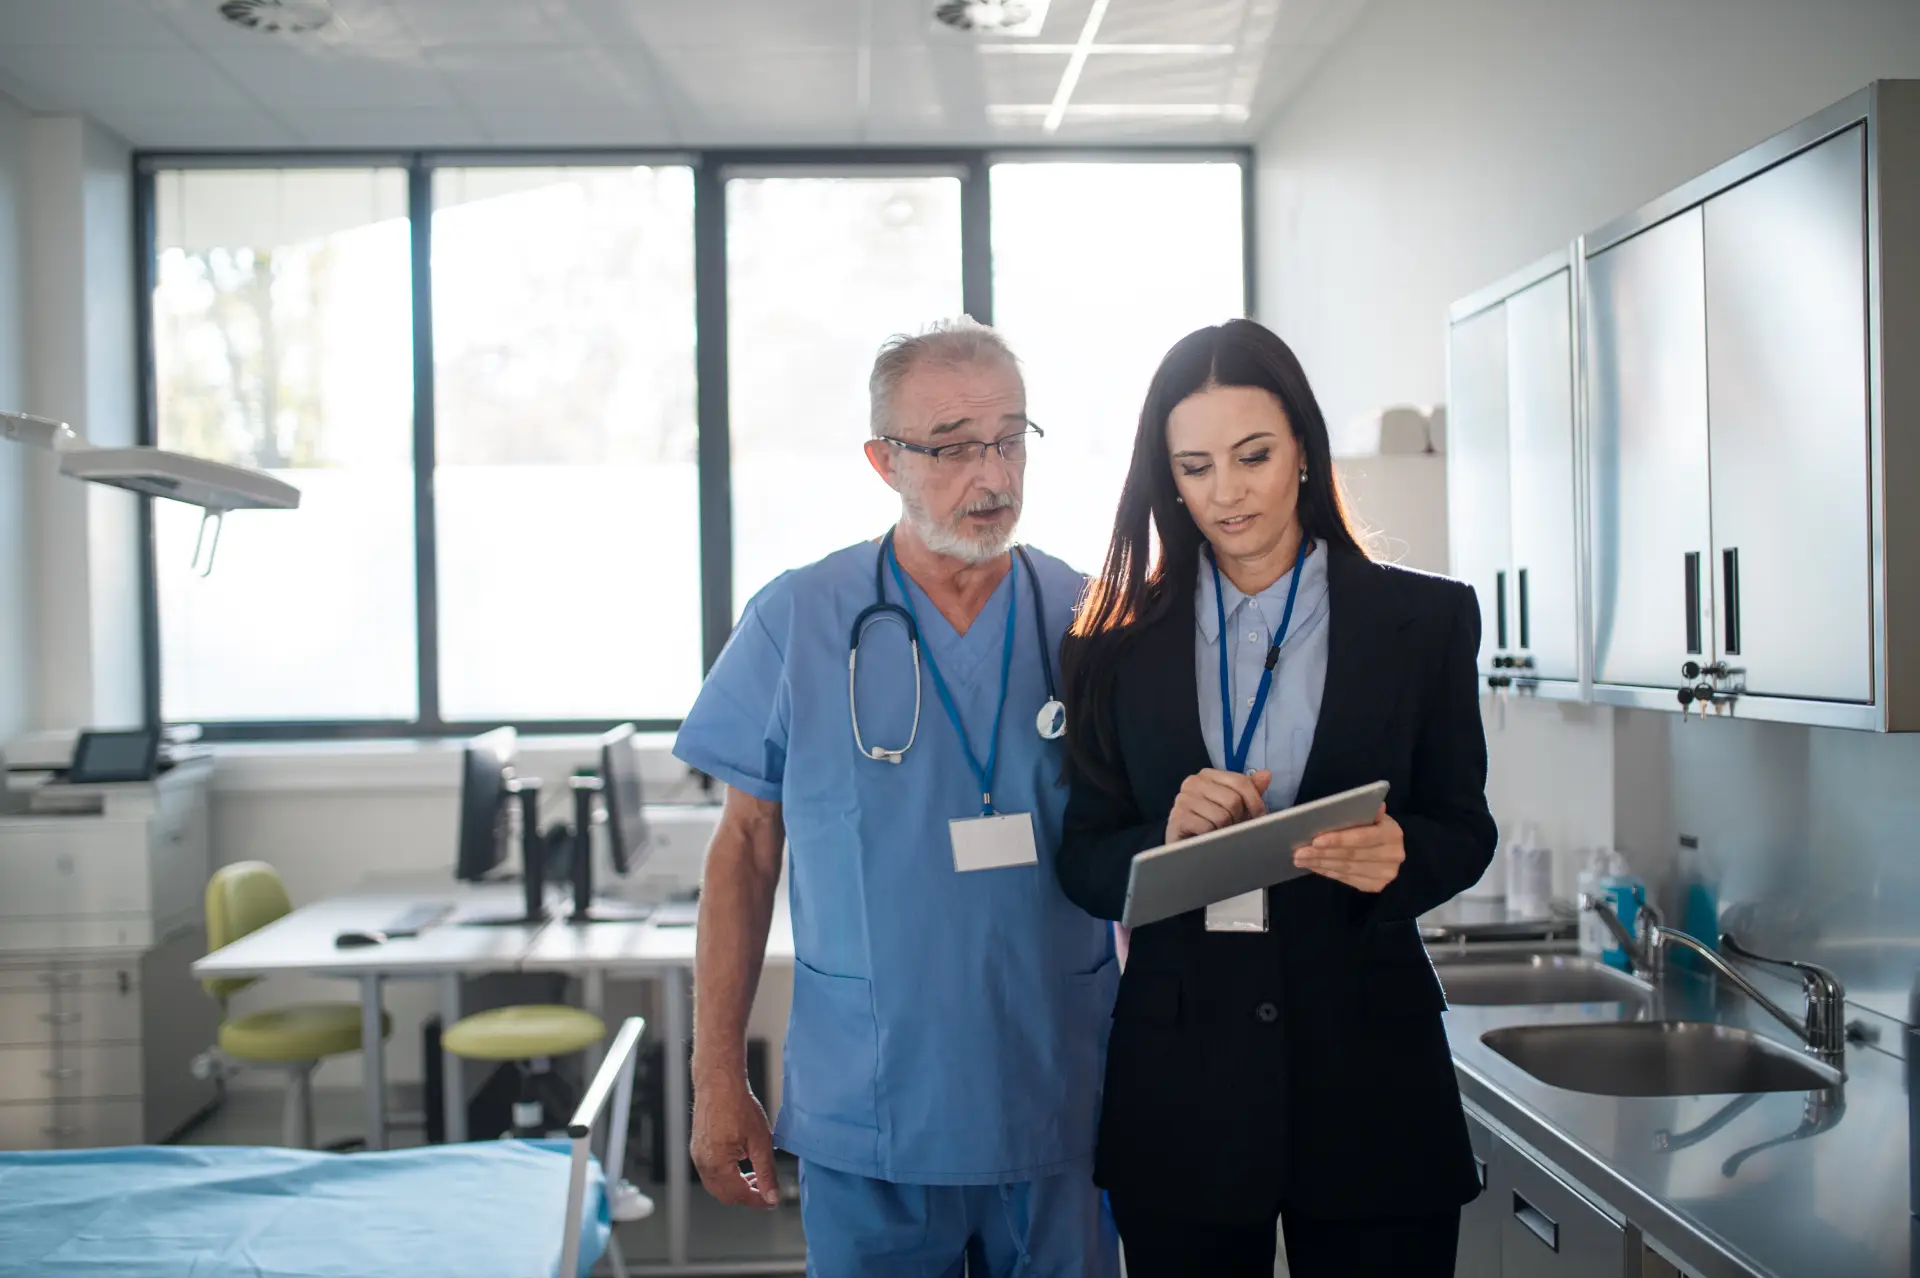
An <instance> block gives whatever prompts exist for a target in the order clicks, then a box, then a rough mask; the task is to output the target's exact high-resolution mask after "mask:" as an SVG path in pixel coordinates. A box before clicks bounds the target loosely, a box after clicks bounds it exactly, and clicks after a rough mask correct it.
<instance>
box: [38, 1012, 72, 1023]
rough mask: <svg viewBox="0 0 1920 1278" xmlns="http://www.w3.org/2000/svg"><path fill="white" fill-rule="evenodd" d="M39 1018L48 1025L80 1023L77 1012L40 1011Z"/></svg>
mask: <svg viewBox="0 0 1920 1278" xmlns="http://www.w3.org/2000/svg"><path fill="white" fill-rule="evenodd" d="M40 1019H41V1020H43V1021H45V1022H46V1023H47V1024H49V1025H77V1024H79V1023H80V1013H78V1012H42V1013H40Z"/></svg>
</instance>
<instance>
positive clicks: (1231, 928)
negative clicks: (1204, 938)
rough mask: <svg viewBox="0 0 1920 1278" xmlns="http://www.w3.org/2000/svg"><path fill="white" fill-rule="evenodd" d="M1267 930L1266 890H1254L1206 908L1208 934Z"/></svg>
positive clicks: (1216, 902)
mask: <svg viewBox="0 0 1920 1278" xmlns="http://www.w3.org/2000/svg"><path fill="white" fill-rule="evenodd" d="M1266 930H1267V890H1266V889H1265V888H1255V889H1254V890H1253V891H1251V892H1242V893H1241V894H1240V895H1239V896H1231V897H1228V898H1227V899H1226V900H1224V901H1215V902H1214V903H1213V904H1212V905H1209V906H1208V907H1207V931H1209V932H1264V931H1266Z"/></svg>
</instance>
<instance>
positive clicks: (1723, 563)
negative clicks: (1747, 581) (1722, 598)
mask: <svg viewBox="0 0 1920 1278" xmlns="http://www.w3.org/2000/svg"><path fill="white" fill-rule="evenodd" d="M1720 570H1721V573H1722V575H1723V576H1724V577H1725V578H1726V591H1725V594H1726V597H1727V629H1726V633H1725V634H1724V635H1722V636H1721V640H1722V642H1721V644H1720V651H1722V652H1723V653H1725V654H1726V655H1727V656H1729V657H1737V656H1739V655H1740V552H1739V551H1737V550H1735V549H1733V548H1732V547H1728V548H1727V549H1726V550H1723V551H1721V552H1720Z"/></svg>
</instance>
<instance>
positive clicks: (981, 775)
mask: <svg viewBox="0 0 1920 1278" xmlns="http://www.w3.org/2000/svg"><path fill="white" fill-rule="evenodd" d="M887 567H888V568H890V569H892V570H893V580H894V584H895V585H897V586H899V587H900V597H901V598H902V599H904V600H906V603H907V615H908V616H909V617H912V618H913V625H914V628H915V629H916V630H917V629H919V627H920V614H919V613H918V612H917V611H916V610H915V609H914V606H913V592H912V591H911V590H908V589H907V579H906V578H905V577H904V576H903V575H902V574H901V572H900V557H899V556H898V555H896V554H894V553H893V545H892V543H891V542H889V543H888V545H887ZM1019 571H1020V570H1019V568H1018V567H1017V566H1016V565H1015V564H1014V563H1013V562H1012V561H1011V560H1009V561H1008V563H1007V639H1006V645H1005V647H1004V648H1003V649H1002V650H1001V653H1000V700H999V702H998V704H997V706H996V708H995V709H994V712H993V739H992V740H991V741H990V742H989V743H988V745H987V762H986V764H985V766H982V765H981V763H980V756H979V755H977V754H975V753H974V752H973V743H972V742H971V741H968V740H967V728H966V725H965V724H963V723H961V722H960V711H959V709H958V708H957V707H955V705H954V704H953V694H952V693H951V692H948V691H947V681H946V679H944V678H943V677H941V674H940V665H939V663H938V662H936V661H935V660H934V659H933V648H932V647H931V646H927V647H923V648H922V649H921V651H922V652H924V653H925V654H926V658H927V670H928V672H929V673H931V674H932V675H933V690H934V691H935V692H937V693H939V694H940V704H941V706H942V707H944V708H945V710H946V712H947V719H948V721H949V722H951V723H952V724H953V730H954V733H955V734H956V735H957V736H959V738H960V748H961V749H962V750H965V751H966V752H967V766H968V767H970V768H972V769H973V776H974V779H975V780H976V781H978V782H979V783H980V815H981V816H992V815H993V770H994V768H995V767H996V766H998V763H999V759H1000V717H1001V715H1003V714H1004V713H1006V709H1007V680H1008V678H1009V677H1010V676H1011V675H1012V673H1013V631H1014V620H1015V618H1016V616H1017V615H1018V613H1019V609H1020V592H1019V591H1018V590H1017V589H1015V582H1014V580H1013V578H1014V577H1015V576H1017V575H1018V574H1019Z"/></svg>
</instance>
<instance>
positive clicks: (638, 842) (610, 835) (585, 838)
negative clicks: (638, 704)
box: [573, 723, 651, 923]
mask: <svg viewBox="0 0 1920 1278" xmlns="http://www.w3.org/2000/svg"><path fill="white" fill-rule="evenodd" d="M573 793H574V804H573V810H574V817H573V827H574V828H573V921H574V922H576V923H591V922H593V921H595V919H596V918H598V919H601V920H605V921H609V922H611V921H615V920H634V919H639V918H644V917H646V916H647V915H648V914H649V913H651V911H650V910H648V909H647V908H646V907H644V906H637V905H632V904H622V903H619V902H607V901H598V902H596V901H595V900H594V899H593V824H594V810H595V808H596V806H598V807H599V808H600V809H601V810H603V811H604V812H605V813H606V823H607V846H608V849H609V852H610V857H609V859H610V860H611V861H612V863H613V872H614V873H615V874H618V875H621V876H623V877H624V876H626V875H628V874H631V873H633V872H634V871H635V870H636V869H638V868H640V863H641V862H642V861H644V860H646V854H647V849H648V839H647V822H646V814H645V811H644V809H643V808H642V806H641V790H640V756H639V754H638V753H637V752H636V749H635V741H634V727H633V725H632V724H630V723H623V724H621V725H620V726H619V727H617V728H615V729H613V730H612V731H611V732H608V733H606V734H605V735H603V736H602V737H601V738H600V774H599V775H598V776H578V777H575V778H574V779H573ZM596 796H598V799H599V802H598V804H597V805H596V803H595V797H596Z"/></svg>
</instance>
